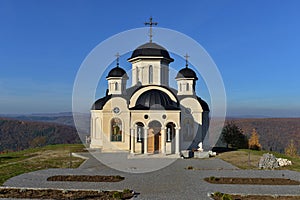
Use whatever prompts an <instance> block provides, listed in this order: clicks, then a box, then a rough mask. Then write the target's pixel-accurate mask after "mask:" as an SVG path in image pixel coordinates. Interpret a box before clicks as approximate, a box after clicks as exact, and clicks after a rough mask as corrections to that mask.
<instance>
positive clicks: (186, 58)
mask: <svg viewBox="0 0 300 200" xmlns="http://www.w3.org/2000/svg"><path fill="white" fill-rule="evenodd" d="M184 57H185V67H186V68H188V66H189V61H188V59H189V57H190V56H189V55H188V54H185V56H184Z"/></svg>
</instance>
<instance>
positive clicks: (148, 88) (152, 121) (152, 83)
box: [90, 18, 209, 156]
mask: <svg viewBox="0 0 300 200" xmlns="http://www.w3.org/2000/svg"><path fill="white" fill-rule="evenodd" d="M148 24H149V25H150V41H149V42H147V43H145V44H143V45H141V46H139V47H137V48H136V49H135V50H134V51H133V53H132V54H131V57H130V58H128V59H127V61H128V62H129V63H131V66H132V70H131V74H130V75H131V79H132V83H131V86H130V87H129V88H127V80H128V79H129V77H128V74H127V73H126V71H125V70H124V69H122V68H121V66H119V59H118V58H117V64H116V67H114V68H113V69H112V70H110V72H109V73H108V74H107V77H106V80H107V83H108V88H107V92H106V95H105V96H104V97H103V98H100V99H98V100H97V101H96V102H95V103H94V104H93V106H92V109H91V128H90V130H91V132H90V139H91V144H90V148H96V149H97V148H99V149H101V151H103V152H115V151H127V152H130V153H132V154H162V155H169V154H176V155H178V156H179V155H180V152H181V151H182V150H192V149H198V148H199V147H198V145H199V144H202V142H203V141H204V137H205V135H206V133H207V130H208V124H209V107H208V105H207V103H206V102H205V101H204V100H202V99H201V98H200V97H199V96H197V94H196V91H195V88H196V82H197V80H198V78H197V75H196V73H195V72H194V71H193V70H192V69H191V68H189V66H188V56H186V66H184V67H183V68H182V69H180V70H179V71H178V73H177V76H176V77H169V65H170V63H172V62H173V61H174V59H173V58H171V57H170V54H169V52H168V51H167V49H165V48H164V47H162V46H161V45H159V44H156V43H154V42H152V34H151V33H152V29H151V28H152V25H155V24H154V23H153V22H152V19H151V18H150V23H148ZM169 78H173V79H175V80H176V81H177V88H171V87H170V86H169ZM204 146H205V144H204Z"/></svg>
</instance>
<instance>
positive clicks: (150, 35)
mask: <svg viewBox="0 0 300 200" xmlns="http://www.w3.org/2000/svg"><path fill="white" fill-rule="evenodd" d="M152 19H153V18H152V17H150V19H149V22H145V23H144V24H145V26H149V27H150V30H149V42H150V43H152V37H153V34H152V26H157V24H158V23H157V22H152Z"/></svg>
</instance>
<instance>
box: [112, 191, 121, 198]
mask: <svg viewBox="0 0 300 200" xmlns="http://www.w3.org/2000/svg"><path fill="white" fill-rule="evenodd" d="M113 198H114V199H122V198H123V194H122V192H114V194H113Z"/></svg>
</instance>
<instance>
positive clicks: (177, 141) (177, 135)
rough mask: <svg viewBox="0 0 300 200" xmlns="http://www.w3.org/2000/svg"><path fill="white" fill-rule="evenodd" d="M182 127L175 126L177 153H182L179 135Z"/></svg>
mask: <svg viewBox="0 0 300 200" xmlns="http://www.w3.org/2000/svg"><path fill="white" fill-rule="evenodd" d="M179 132H180V127H178V128H177V127H176V128H175V142H176V143H175V154H177V155H179V154H180V137H179Z"/></svg>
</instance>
